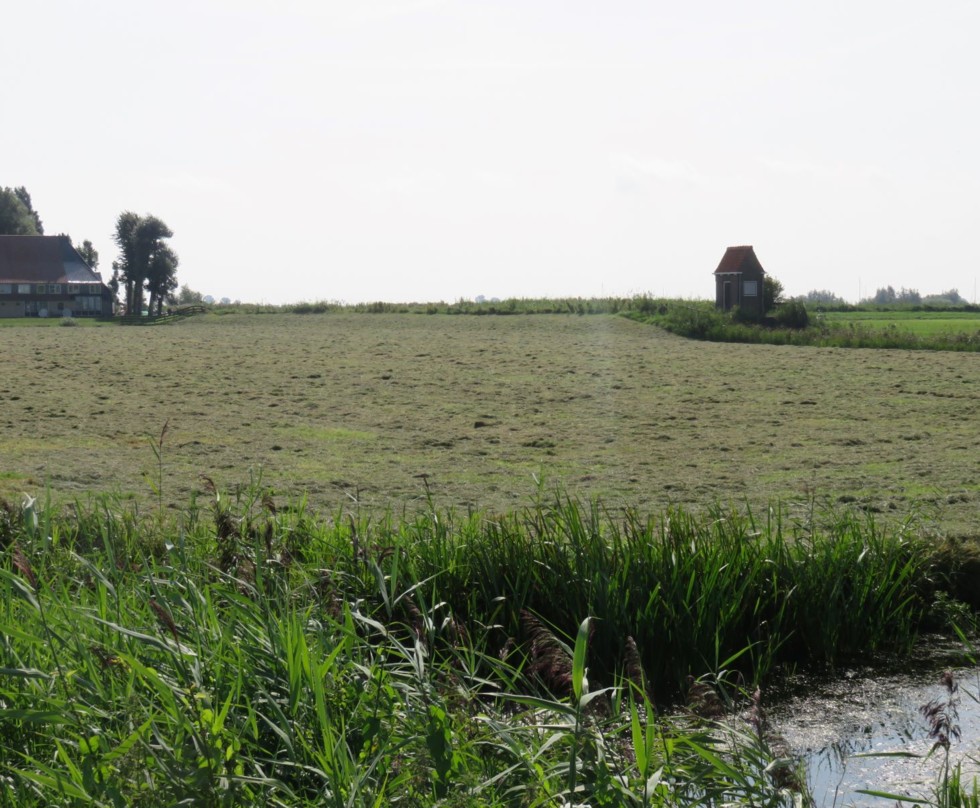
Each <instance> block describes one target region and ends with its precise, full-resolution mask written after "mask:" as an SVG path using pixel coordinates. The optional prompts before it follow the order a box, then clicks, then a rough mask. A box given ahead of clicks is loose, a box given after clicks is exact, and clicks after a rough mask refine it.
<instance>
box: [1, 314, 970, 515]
mask: <svg viewBox="0 0 980 808" xmlns="http://www.w3.org/2000/svg"><path fill="white" fill-rule="evenodd" d="M0 338H2V344H3V352H4V364H5V369H6V372H5V374H4V380H3V381H0V429H2V436H0V496H3V497H7V498H16V497H18V496H19V495H20V494H22V493H28V494H31V495H34V496H38V497H41V498H43V497H44V496H46V495H50V496H51V497H52V498H53V499H54V500H55V501H65V500H71V499H73V498H78V497H85V496H86V495H87V494H90V493H103V492H114V493H119V494H122V495H124V496H133V497H135V498H136V499H138V500H146V501H153V502H156V501H157V497H158V496H159V498H160V499H161V500H162V501H165V502H166V503H170V504H174V505H178V506H179V505H185V504H186V503H187V502H188V500H189V498H190V496H191V495H192V494H193V493H195V492H198V491H200V490H201V487H202V482H201V480H200V477H199V475H202V474H204V475H208V476H209V477H211V478H212V479H213V480H214V481H215V482H216V484H217V485H218V486H219V487H221V488H224V489H226V490H233V489H234V488H235V487H236V486H239V485H247V484H249V483H250V482H251V481H252V480H254V479H256V478H261V480H262V483H263V485H264V486H267V487H270V488H272V489H273V490H274V491H275V492H276V495H277V496H279V497H281V498H282V499H283V500H284V501H285V500H295V499H298V498H300V497H306V498H307V502H308V504H309V505H310V506H311V507H313V508H314V509H316V510H318V511H321V512H328V513H332V512H334V511H336V509H338V508H344V509H349V508H354V507H357V508H360V509H367V510H368V511H379V512H380V511H385V510H392V511H394V512H396V513H397V512H401V511H403V510H411V509H413V507H414V506H415V505H416V504H417V503H419V502H420V501H422V500H423V499H424V498H425V496H426V488H428V491H429V493H430V494H431V496H432V497H433V499H434V501H435V503H436V504H437V505H438V506H439V507H442V508H457V509H461V510H467V509H481V510H489V511H491V512H493V511H502V510H508V509H512V508H513V507H514V506H517V505H522V504H524V503H526V502H527V501H528V500H529V499H530V498H531V497H532V496H533V495H534V494H535V492H536V490H537V488H538V486H539V485H542V484H543V485H545V486H547V487H549V488H551V487H561V488H563V489H564V490H566V491H568V492H569V493H570V494H571V495H574V496H576V497H581V498H586V499H587V498H591V497H601V498H602V500H603V502H604V503H605V504H606V506H607V507H611V508H616V507H620V506H630V507H634V508H639V509H650V510H654V509H661V508H662V507H663V506H665V505H670V504H674V505H682V506H684V507H689V508H693V509H695V510H697V509H699V508H703V507H705V506H707V505H709V504H722V505H728V504H734V505H736V506H742V505H745V504H748V505H750V506H751V507H752V508H754V509H765V507H766V506H768V505H769V504H770V503H773V502H775V501H777V500H778V501H781V502H783V503H784V504H786V505H789V506H792V505H793V504H794V503H798V504H800V505H801V506H806V505H807V503H810V502H812V501H814V500H820V501H822V500H829V501H831V502H841V503H848V504H856V505H857V506H858V507H863V508H865V509H868V510H870V511H872V512H883V513H888V512H892V511H896V512H899V513H902V514H905V513H907V512H908V511H909V509H910V508H924V509H925V511H926V514H925V515H926V516H928V517H929V518H935V519H936V520H937V521H938V522H940V523H941V524H942V525H943V526H944V527H945V528H946V529H949V530H951V531H953V532H957V531H959V532H965V533H975V531H976V521H975V520H976V516H975V515H976V512H977V506H978V503H980V463H978V458H980V430H978V429H977V424H978V423H980V408H978V403H980V357H978V356H977V355H975V354H960V353H945V352H910V351H901V350H855V349H830V348H799V347H792V346H771V345H741V344H717V343H709V342H699V341H689V340H685V339H682V338H679V337H675V336H672V335H669V334H667V333H665V332H663V331H661V330H660V329H658V328H655V327H651V326H647V325H642V324H639V323H635V322H631V321H628V320H626V319H625V318H622V317H617V316H609V315H591V316H574V315H534V316H506V317H505V316H498V317H492V316H484V317H468V316H447V315H431V316H426V315H421V314H385V315H368V314H326V315H309V316H300V315H295V314H262V315H255V314H230V315H224V316H219V315H207V316H201V317H196V318H191V319H189V320H187V321H185V322H182V323H178V324H173V325H166V326H153V327H145V328H131V327H130V328H127V327H115V328H93V329H83V330H80V329H68V328H57V327H52V328H23V329H18V328H7V329H3V331H2V332H0ZM165 424H166V425H167V430H166V434H165V435H164V436H163V441H162V444H161V443H160V441H159V439H160V435H161V432H162V430H163V427H164V425H165ZM152 444H157V448H158V449H159V454H160V457H159V458H158V457H157V454H156V452H155V451H154V448H153V445H152ZM160 460H162V464H161V463H160V462H159V461H160Z"/></svg>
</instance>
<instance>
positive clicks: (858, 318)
mask: <svg viewBox="0 0 980 808" xmlns="http://www.w3.org/2000/svg"><path fill="white" fill-rule="evenodd" d="M819 318H820V319H821V320H822V321H823V322H826V323H827V324H830V325H836V326H847V325H854V326H860V327H865V328H880V329H885V328H896V329H903V330H905V331H909V332H911V333H913V334H915V335H917V336H922V337H931V336H936V335H951V334H975V333H977V332H978V331H980V312H963V311H887V310H886V311H844V312H841V311H835V312H826V313H825V314H821V315H819Z"/></svg>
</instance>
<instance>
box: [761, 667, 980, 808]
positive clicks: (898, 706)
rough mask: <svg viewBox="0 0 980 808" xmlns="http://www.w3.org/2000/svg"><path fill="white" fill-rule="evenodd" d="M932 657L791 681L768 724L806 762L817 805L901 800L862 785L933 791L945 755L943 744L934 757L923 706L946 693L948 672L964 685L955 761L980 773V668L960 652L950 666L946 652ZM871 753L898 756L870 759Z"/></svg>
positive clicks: (884, 805)
mask: <svg viewBox="0 0 980 808" xmlns="http://www.w3.org/2000/svg"><path fill="white" fill-rule="evenodd" d="M933 651H935V649H933ZM931 655H932V656H933V659H934V662H935V663H936V664H938V665H940V667H938V668H937V667H935V666H929V667H928V668H924V667H921V666H920V664H910V665H909V669H907V670H905V671H901V672H895V671H894V670H892V671H891V672H886V673H882V672H881V670H880V669H872V668H854V669H851V670H845V671H844V672H843V675H842V676H838V677H836V678H834V679H833V680H826V681H819V680H818V681H814V680H813V679H809V678H808V679H803V678H801V679H800V680H799V681H798V682H795V683H790V687H789V690H790V692H795V695H788V696H786V697H784V698H780V699H779V703H778V705H777V706H774V707H772V708H771V709H770V710H769V711H768V712H769V721H770V725H771V726H772V727H773V728H774V729H775V730H776V731H777V732H779V733H780V734H781V735H782V736H783V738H785V740H786V742H787V744H788V745H789V748H790V749H791V750H792V751H793V752H794V753H795V754H798V755H799V756H800V757H801V758H802V759H803V760H804V762H805V764H806V767H807V773H808V779H809V783H810V787H811V793H812V794H813V798H814V800H815V802H816V805H817V806H820V808H825V807H829V806H861V807H862V808H863V807H864V806H878V807H879V808H889V807H890V806H893V805H894V804H895V800H888V799H883V798H881V797H872V796H869V795H865V794H859V793H857V792H858V791H859V790H861V789H870V790H875V791H886V792H890V793H892V794H900V795H903V796H906V797H912V798H919V799H926V798H931V797H932V796H933V788H934V786H935V783H936V779H937V776H938V775H939V772H940V771H941V768H942V762H943V755H942V750H937V751H936V752H935V753H934V754H933V755H931V756H929V755H928V753H929V751H930V750H931V749H932V747H933V744H934V741H933V739H931V738H930V737H929V727H928V724H927V723H926V720H925V718H924V717H923V716H922V714H921V712H920V711H919V707H920V706H921V705H924V704H926V703H927V702H929V701H932V700H941V701H945V700H946V699H947V697H948V693H947V690H946V688H945V687H944V686H943V684H942V683H941V681H940V677H941V676H942V672H943V670H952V671H953V674H954V677H955V681H956V682H957V685H958V688H957V691H956V693H955V698H956V706H957V710H958V715H959V718H958V721H957V723H958V724H959V727H960V731H961V737H960V739H959V740H958V741H957V740H953V741H952V746H951V756H950V759H951V761H952V762H953V763H955V762H957V761H960V762H961V763H962V766H963V772H964V775H966V776H967V777H966V779H968V780H970V781H972V778H973V776H974V775H975V774H977V773H978V772H980V762H978V761H980V701H978V697H980V691H978V688H980V668H976V667H963V658H962V655H961V654H957V655H956V657H955V658H954V657H952V656H950V657H947V658H946V660H945V662H946V663H947V664H945V665H944V664H943V659H942V657H941V656H940V657H939V659H936V657H937V656H939V654H937V653H933V654H931ZM892 668H894V665H893V664H892ZM895 753H900V754H903V755H906V754H911V755H915V757H904V756H895ZM869 754H871V755H892V756H884V757H865V755H869Z"/></svg>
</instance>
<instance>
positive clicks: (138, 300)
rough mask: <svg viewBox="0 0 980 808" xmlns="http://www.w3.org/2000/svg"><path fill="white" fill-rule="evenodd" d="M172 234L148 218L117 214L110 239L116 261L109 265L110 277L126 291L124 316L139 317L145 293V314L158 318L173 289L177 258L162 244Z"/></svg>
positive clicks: (161, 223)
mask: <svg viewBox="0 0 980 808" xmlns="http://www.w3.org/2000/svg"><path fill="white" fill-rule="evenodd" d="M173 234H174V233H173V231H172V230H171V229H170V228H169V227H167V225H166V224H165V223H164V221H163V220H162V219H159V218H157V217H156V216H153V215H151V214H147V215H146V216H140V215H139V214H137V213H133V212H132V211H124V212H123V213H120V214H119V218H118V219H117V220H116V233H115V236H114V237H113V238H114V240H115V242H116V246H117V247H119V252H120V259H119V261H118V262H116V263H114V264H113V270H114V273H113V275H114V277H115V276H117V275H118V279H119V282H120V284H121V285H122V286H123V288H124V289H125V290H126V311H127V312H129V313H131V314H139V313H140V312H141V311H142V310H143V302H144V299H145V294H147V293H148V294H149V296H150V299H149V310H150V311H151V312H153V311H156V313H158V314H159V313H160V312H161V311H162V309H163V304H164V301H165V300H166V299H167V298H168V297H169V296H170V295H172V294H173V292H174V291H175V290H176V289H177V264H178V260H177V254H176V253H175V252H174V251H173V250H172V249H171V247H170V245H169V244H167V243H166V240H167V239H168V238H171V237H172V236H173Z"/></svg>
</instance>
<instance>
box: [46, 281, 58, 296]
mask: <svg viewBox="0 0 980 808" xmlns="http://www.w3.org/2000/svg"><path fill="white" fill-rule="evenodd" d="M48 294H49V295H60V294H61V284H60V283H49V284H48Z"/></svg>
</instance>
